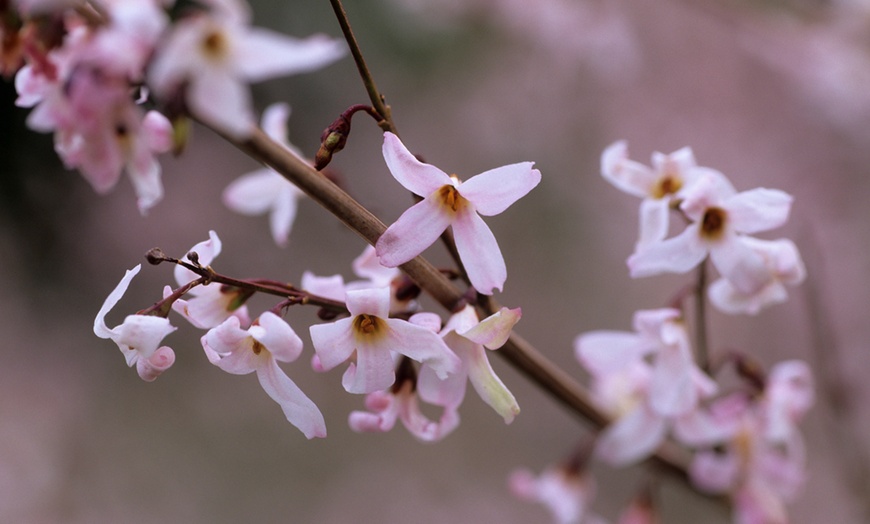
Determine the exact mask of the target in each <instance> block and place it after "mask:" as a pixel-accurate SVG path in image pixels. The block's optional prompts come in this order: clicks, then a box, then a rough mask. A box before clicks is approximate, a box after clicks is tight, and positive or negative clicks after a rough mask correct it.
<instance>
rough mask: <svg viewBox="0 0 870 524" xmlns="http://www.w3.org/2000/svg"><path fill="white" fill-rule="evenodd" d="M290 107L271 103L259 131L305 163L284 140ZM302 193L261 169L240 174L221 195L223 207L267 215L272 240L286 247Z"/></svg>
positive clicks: (285, 138) (267, 169)
mask: <svg viewBox="0 0 870 524" xmlns="http://www.w3.org/2000/svg"><path fill="white" fill-rule="evenodd" d="M289 116H290V106H288V105H287V104H281V103H279V104H272V105H270V106H269V107H268V108H266V111H264V112H263V120H262V122H261V124H262V126H263V131H265V132H266V134H267V135H269V137H270V138H272V140H274V141H275V142H277V143H279V144H281V145H282V146H284V148H285V149H286V150H287V151H289V152H290V153H292V154H294V155H295V156H296V157H298V158H299V159H301V160H303V161H304V162H306V163H310V162H308V161H307V160H304V159H303V158H302V155H301V154H300V153H299V151H298V150H297V149H296V148H295V147H293V146H292V145H291V144H290V143H289V142H288V141H287V118H288V117H289ZM303 195H304V193H302V191H300V190H299V189H298V188H297V187H296V186H295V185H293V184H292V183H291V182H290V181H289V180H287V179H286V178H284V177H283V176H281V175H280V174H278V173H277V172H276V171H274V170H272V169H269V168H263V169H258V170H256V171H252V172H250V173H248V174H245V175H242V176H241V177H239V178H237V179H236V180H235V181H233V182H232V183H231V184H230V185H229V186H227V188H226V189H224V193H223V201H224V204H226V206H227V207H228V208H230V209H232V210H233V211H235V212H237V213H242V214H244V215H260V214H263V213H269V226H270V228H271V231H272V238H273V239H274V240H275V243H276V244H278V245H279V246H282V247H283V246H285V245H286V244H287V237H288V236H289V235H290V230H291V228H292V226H293V221H294V219H295V218H296V208H297V205H298V201H299V198H300V197H302V196H303Z"/></svg>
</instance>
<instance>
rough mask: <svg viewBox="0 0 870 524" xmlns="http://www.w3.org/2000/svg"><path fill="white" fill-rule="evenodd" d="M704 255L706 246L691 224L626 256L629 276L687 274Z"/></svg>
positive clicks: (696, 229)
mask: <svg viewBox="0 0 870 524" xmlns="http://www.w3.org/2000/svg"><path fill="white" fill-rule="evenodd" d="M705 256H707V245H706V244H705V243H704V242H703V241H702V240H701V237H700V235H699V234H698V226H697V225H692V226H689V227H687V228H686V230H685V231H683V232H682V233H680V234H679V235H677V236H675V237H673V238H669V239H667V240H663V241H661V242H655V243H652V244H649V245H646V246H643V247H642V248H641V249H639V250H638V251H637V252H635V253H634V254H633V255H631V256H630V257H629V258H628V268H629V272H630V274H631V276H632V278H641V277H649V276H653V275H658V274H661V273H686V272H688V271H690V270H691V269H693V268H695V267H696V266H697V265H698V264H700V263H701V261H702V260H704V257H705Z"/></svg>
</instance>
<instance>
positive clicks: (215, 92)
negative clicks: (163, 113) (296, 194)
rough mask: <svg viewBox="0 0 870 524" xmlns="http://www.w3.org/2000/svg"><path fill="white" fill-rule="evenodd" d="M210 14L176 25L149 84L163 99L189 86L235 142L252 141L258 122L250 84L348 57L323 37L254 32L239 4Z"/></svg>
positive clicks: (224, 3) (203, 114) (198, 111)
mask: <svg viewBox="0 0 870 524" xmlns="http://www.w3.org/2000/svg"><path fill="white" fill-rule="evenodd" d="M207 7H209V8H211V10H210V11H209V12H208V14H205V13H197V14H196V15H193V16H189V17H187V18H183V19H181V20H179V21H177V22H176V23H175V24H174V25H173V28H172V31H171V32H170V34H169V35H168V36H167V37H166V38H165V40H164V41H163V44H162V45H161V46H160V48H159V49H158V51H157V55H156V57H155V58H154V60H153V62H152V64H151V69H150V71H149V74H148V85H149V86H150V87H151V88H152V89H153V90H154V93H155V94H156V95H157V96H158V97H159V98H162V99H164V100H166V99H168V98H169V97H171V96H172V95H173V94H174V93H175V92H176V90H178V89H180V88H181V87H182V86H186V87H185V89H186V90H185V101H186V103H187V106H188V108H189V109H190V111H191V112H192V113H193V114H194V115H195V116H196V117H198V118H201V119H202V120H204V121H205V122H207V123H209V124H211V125H214V126H215V127H217V128H218V129H220V130H222V131H224V132H226V133H228V134H229V135H231V136H233V137H234V138H236V139H244V138H246V137H248V136H250V134H251V131H252V126H253V123H254V117H253V113H252V110H251V105H252V104H251V97H250V93H249V92H248V90H247V86H246V85H245V84H246V83H247V82H256V81H260V80H266V79H268V78H273V77H276V76H279V75H284V74H292V73H302V72H306V71H311V70H313V69H317V68H320V67H323V66H325V65H327V64H329V63H331V62H333V61H335V60H336V59H338V58H339V57H341V56H342V55H343V54H344V53H345V46H344V44H343V43H342V42H340V41H338V40H332V39H330V38H327V37H325V36H322V35H318V36H313V37H310V38H308V39H306V40H298V39H295V38H291V37H288V36H284V35H281V34H278V33H275V32H272V31H269V30H266V29H258V28H251V27H249V22H250V18H251V14H250V12H249V10H248V9H247V6H246V5H245V4H243V3H242V2H240V1H236V0H220V1H217V0H211V1H209V2H207Z"/></svg>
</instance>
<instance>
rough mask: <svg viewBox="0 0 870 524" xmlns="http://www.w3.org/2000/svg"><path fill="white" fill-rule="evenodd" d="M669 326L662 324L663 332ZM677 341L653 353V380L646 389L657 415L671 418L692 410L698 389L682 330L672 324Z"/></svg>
mask: <svg viewBox="0 0 870 524" xmlns="http://www.w3.org/2000/svg"><path fill="white" fill-rule="evenodd" d="M668 328H669V325H665V326H663V327H662V331H665V330H667V329H668ZM673 331H679V332H680V333H679V334H677V336H678V337H679V338H680V340H677V341H674V342H671V343H668V339H667V338H666V337H665V336H663V337H662V339H663V341H664V342H665V343H666V344H667V345H665V346H663V347H662V348H661V349H660V350H659V352H658V353H657V354H656V359H655V364H654V365H653V374H652V380H651V382H650V388H649V403H650V407H651V408H652V409H653V410H654V411H655V412H657V413H658V414H659V415H662V416H664V417H674V416H677V415H682V414H685V413H687V412H689V411H690V410H692V409H694V408H695V406H696V405H697V403H698V391H697V390H696V389H695V384H694V381H693V379H692V368H693V367H694V362H693V361H692V355H691V353H690V349H689V347H688V340H687V339H686V333H685V329H683V328H681V327H675V328H674V329H673Z"/></svg>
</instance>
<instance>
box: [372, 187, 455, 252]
mask: <svg viewBox="0 0 870 524" xmlns="http://www.w3.org/2000/svg"><path fill="white" fill-rule="evenodd" d="M451 221H453V215H452V214H451V213H449V212H448V211H447V210H446V209H445V208H444V205H443V203H442V201H441V197H440V196H439V195H438V194H437V193H432V194H430V195H429V196H427V197H426V198H425V199H424V200H422V201H421V202H418V203H416V204H414V205H413V206H411V207H410V208H408V209H407V210H406V211H405V212H404V213H402V216H400V217H399V219H398V220H396V221H395V222H394V223H393V224H392V225H391V226H390V227H388V228H387V230H386V231H384V234H383V235H381V237H380V238H379V239H378V241H377V243H376V244H375V250H376V251H377V254H378V258H379V259H380V261H381V264H383V265H384V266H386V267H397V266H399V265H401V264H404V263H405V262H407V261H409V260H411V259H412V258H414V257H416V256H417V255H419V254H420V253H422V252H423V251H424V250H425V249H426V248H428V247H429V246H431V245H432V244H434V243H435V241H436V240H438V237H439V236H441V233H443V232H444V230H445V229H447V226H449V225H450V222H451Z"/></svg>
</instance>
